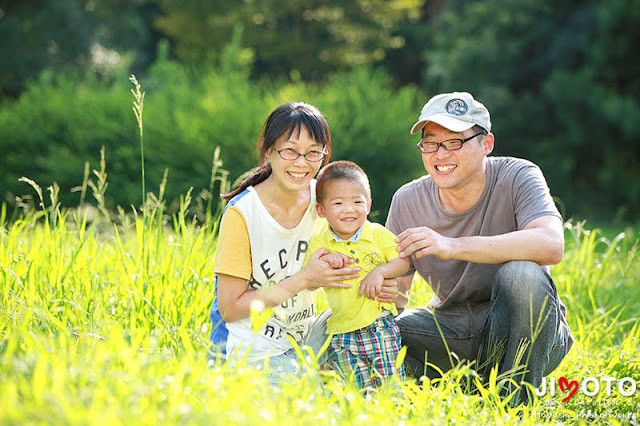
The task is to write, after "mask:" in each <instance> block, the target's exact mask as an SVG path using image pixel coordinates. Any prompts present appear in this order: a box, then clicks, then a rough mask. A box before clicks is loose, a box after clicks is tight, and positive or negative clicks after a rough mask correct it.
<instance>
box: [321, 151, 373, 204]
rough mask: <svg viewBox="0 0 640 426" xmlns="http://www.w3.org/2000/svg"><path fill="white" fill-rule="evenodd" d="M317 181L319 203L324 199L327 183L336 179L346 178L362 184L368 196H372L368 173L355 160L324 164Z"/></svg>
mask: <svg viewBox="0 0 640 426" xmlns="http://www.w3.org/2000/svg"><path fill="white" fill-rule="evenodd" d="M316 179H317V183H316V199H317V201H318V202H319V203H321V202H322V201H323V200H324V197H325V195H326V194H325V193H326V188H327V185H328V184H329V183H330V182H332V181H335V180H340V179H345V180H350V181H355V182H358V183H359V184H360V185H362V189H363V190H364V191H365V193H366V195H367V198H369V199H370V198H371V187H370V185H369V178H368V177H367V174H366V173H365V172H364V170H362V168H361V167H360V166H358V165H357V164H356V163H354V162H353V161H344V160H341V161H334V162H332V163H329V164H327V165H326V166H324V167H323V168H322V169H321V170H320V172H319V173H318V177H317V178H316Z"/></svg>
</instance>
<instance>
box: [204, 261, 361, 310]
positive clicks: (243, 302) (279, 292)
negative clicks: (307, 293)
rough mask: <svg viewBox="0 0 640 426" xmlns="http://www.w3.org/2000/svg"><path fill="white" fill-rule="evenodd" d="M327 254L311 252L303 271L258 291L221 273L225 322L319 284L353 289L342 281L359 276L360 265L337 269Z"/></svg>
mask: <svg viewBox="0 0 640 426" xmlns="http://www.w3.org/2000/svg"><path fill="white" fill-rule="evenodd" d="M326 253H328V252H327V251H326V250H324V249H321V250H318V251H317V252H315V253H314V254H313V255H311V258H310V259H309V262H308V263H307V266H306V267H305V268H304V269H302V270H301V271H300V272H298V273H296V274H293V275H291V276H290V277H288V278H286V279H284V280H282V281H280V282H279V283H278V284H275V285H273V286H270V287H267V288H261V289H258V290H247V280H246V279H243V278H239V277H234V276H231V275H226V274H218V293H217V297H218V308H219V309H220V315H221V316H222V319H223V320H224V321H225V322H232V321H238V320H241V319H244V318H249V316H250V315H251V305H252V304H253V303H254V301H259V302H261V304H263V305H264V307H265V308H273V307H275V306H277V305H279V304H280V303H282V302H284V301H285V300H287V299H289V298H291V297H292V296H294V295H295V294H297V293H299V292H300V291H302V290H316V289H318V288H320V287H333V288H350V287H351V286H350V285H348V284H342V283H340V282H339V281H345V280H351V279H355V278H358V277H359V276H360V274H359V271H360V268H351V267H345V268H340V269H334V268H333V267H331V265H330V264H329V263H327V262H325V261H323V260H321V259H320V257H321V256H322V255H324V254H326Z"/></svg>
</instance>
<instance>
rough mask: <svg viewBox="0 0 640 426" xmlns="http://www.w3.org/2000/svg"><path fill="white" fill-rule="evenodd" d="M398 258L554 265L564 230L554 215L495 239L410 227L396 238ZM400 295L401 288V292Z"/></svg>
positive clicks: (559, 251)
mask: <svg viewBox="0 0 640 426" xmlns="http://www.w3.org/2000/svg"><path fill="white" fill-rule="evenodd" d="M396 242H397V243H398V248H397V250H398V252H399V253H400V257H403V258H406V257H408V256H411V255H413V256H414V258H415V259H420V258H421V257H425V256H429V255H433V256H436V257H437V258H438V259H440V260H444V261H446V260H451V259H457V260H464V261H467V262H474V263H491V264H496V263H505V262H509V261H511V260H530V261H533V262H536V263H538V264H540V265H555V264H557V263H559V262H560V261H561V260H562V255H563V253H564V229H563V226H562V220H561V219H560V218H559V217H556V216H550V215H547V216H541V217H539V218H537V219H534V220H532V221H531V222H529V223H528V224H527V225H526V226H525V227H524V229H522V230H519V231H513V232H509V233H506V234H502V235H495V236H474V237H459V238H449V237H445V236H443V235H440V234H439V233H437V232H435V231H434V230H432V229H430V228H427V227H419V228H410V229H407V230H405V231H403V232H401V233H400V234H399V235H398V236H397V237H396ZM400 291H401V292H402V289H401V290H400Z"/></svg>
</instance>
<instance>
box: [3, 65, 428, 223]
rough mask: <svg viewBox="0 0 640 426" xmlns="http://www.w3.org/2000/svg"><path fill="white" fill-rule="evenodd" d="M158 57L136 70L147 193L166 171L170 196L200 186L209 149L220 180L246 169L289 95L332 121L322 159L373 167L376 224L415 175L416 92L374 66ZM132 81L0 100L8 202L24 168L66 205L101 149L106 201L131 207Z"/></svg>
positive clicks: (73, 201)
mask: <svg viewBox="0 0 640 426" xmlns="http://www.w3.org/2000/svg"><path fill="white" fill-rule="evenodd" d="M160 56H161V59H160V60H159V61H158V62H157V63H156V64H155V65H154V66H153V67H152V68H151V70H150V72H149V75H148V76H147V77H146V78H143V79H141V85H142V90H143V91H145V92H146V93H145V103H144V110H143V122H144V151H145V178H146V179H145V181H146V189H147V191H148V192H156V193H157V192H158V187H159V185H160V183H161V181H162V177H163V174H164V172H165V169H168V180H167V185H166V189H165V199H166V200H169V202H171V201H172V200H177V199H178V198H179V196H180V195H183V194H186V192H187V191H188V190H189V188H190V187H193V188H194V193H195V194H197V193H198V192H199V191H201V190H202V189H206V188H208V187H209V182H210V179H211V169H212V159H213V154H214V150H215V149H216V147H220V149H221V159H222V161H223V167H224V169H225V170H227V171H228V172H229V177H230V180H231V181H233V180H235V179H236V178H238V177H239V176H240V175H241V174H243V173H244V172H246V171H247V170H248V169H250V168H252V167H254V166H255V165H256V164H257V151H256V143H257V140H258V136H259V133H260V129H261V127H262V124H263V122H264V120H265V119H266V117H267V115H268V114H269V112H270V111H271V110H273V109H274V108H275V107H276V106H278V105H279V104H281V103H284V102H289V101H304V102H308V103H311V104H314V105H316V106H318V108H320V110H322V111H323V112H324V113H325V115H326V117H327V121H328V122H329V125H330V127H331V131H332V136H333V140H334V150H333V152H334V155H333V159H350V160H353V161H355V162H357V163H358V164H360V165H361V166H362V167H363V168H364V169H365V170H366V171H367V172H368V173H369V174H371V175H372V179H371V182H372V190H373V196H374V214H373V218H374V219H375V220H379V221H384V218H385V216H386V211H387V208H388V205H389V202H390V200H391V196H392V195H393V192H394V191H395V190H396V189H397V188H398V187H399V186H400V185H402V184H403V183H405V182H407V181H409V180H411V179H413V178H414V177H416V176H418V175H420V174H421V173H422V170H423V169H422V164H421V162H420V156H419V155H417V152H416V150H415V148H414V146H413V145H414V143H413V142H414V141H413V140H412V139H411V138H410V137H409V136H408V129H409V127H410V126H411V124H412V122H413V120H414V119H415V117H416V115H417V112H416V111H417V110H416V107H415V105H416V104H419V103H420V102H419V101H416V89H415V88H413V87H406V88H403V89H401V90H399V91H397V92H394V90H393V89H392V82H391V79H390V78H389V77H388V76H387V75H386V74H384V73H382V72H377V71H376V72H374V71H372V70H370V69H359V70H355V71H352V72H349V73H345V74H339V75H336V76H334V77H333V78H332V79H331V80H330V81H329V82H328V83H327V84H320V83H317V84H314V85H306V84H302V83H296V82H293V83H286V82H278V81H262V82H252V81H250V80H249V79H248V74H247V73H245V72H242V70H236V71H235V72H229V71H228V69H229V66H227V65H224V64H223V66H221V67H220V68H219V69H213V70H209V71H207V72H194V71H189V70H187V69H185V67H183V66H182V65H180V64H178V63H175V62H172V61H169V60H167V59H164V58H166V55H165V56H163V55H160ZM225 71H226V72H225ZM131 88H132V86H131V85H130V83H129V82H128V78H127V77H126V76H124V75H123V76H121V77H120V78H119V79H118V80H117V81H116V82H115V83H113V84H108V83H106V82H104V81H100V80H97V79H92V78H81V77H80V76H61V75H53V74H48V73H45V74H43V75H42V77H41V78H40V79H39V80H38V81H37V82H34V83H33V84H31V85H30V86H29V87H28V89H27V90H26V91H25V92H24V94H23V95H22V96H21V97H20V98H19V99H18V100H16V101H14V102H11V103H7V104H5V105H4V107H3V108H2V110H0V144H1V146H2V150H3V152H5V153H7V154H6V155H3V156H1V157H0V182H1V185H2V187H0V194H2V195H3V196H4V197H5V198H6V199H7V200H8V201H9V203H13V202H15V198H14V195H21V194H31V193H32V190H31V188H30V187H29V186H28V185H27V184H25V183H24V182H20V181H19V180H18V179H19V178H20V177H21V176H26V177H28V178H30V179H32V180H34V181H35V182H37V183H38V184H39V185H40V186H42V187H47V186H48V185H51V184H53V182H57V184H58V185H59V186H60V201H61V203H62V205H63V206H76V205H78V203H79V201H80V194H79V193H73V192H72V189H73V188H74V187H78V186H80V185H81V184H82V182H83V179H85V177H84V175H83V173H84V169H85V167H84V163H85V162H86V161H89V163H90V167H91V169H99V160H100V149H101V147H103V146H104V147H105V152H106V172H107V174H108V181H109V187H108V189H107V191H106V205H107V207H108V208H111V209H114V208H115V207H116V206H118V205H119V206H123V207H125V208H129V206H130V205H132V204H133V205H136V206H137V205H139V204H140V202H141V194H140V188H141V171H140V169H141V164H140V141H139V136H138V129H137V123H136V120H135V116H134V114H133V111H132V109H131V108H132V105H133V100H134V99H133V97H132V95H131V92H130V89H131ZM405 136H406V137H405ZM217 195H218V194H217V193H216V194H214V196H216V197H217ZM89 198H90V197H87V199H89ZM176 205H177V203H176ZM173 210H174V211H175V206H174V209H173ZM376 212H377V214H376Z"/></svg>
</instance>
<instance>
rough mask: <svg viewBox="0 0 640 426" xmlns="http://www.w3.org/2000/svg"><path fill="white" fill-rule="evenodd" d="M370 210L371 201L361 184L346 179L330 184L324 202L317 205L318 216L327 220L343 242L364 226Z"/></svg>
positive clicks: (326, 189) (326, 188)
mask: <svg viewBox="0 0 640 426" xmlns="http://www.w3.org/2000/svg"><path fill="white" fill-rule="evenodd" d="M370 208H371V199H370V198H369V197H368V196H367V192H366V191H365V189H364V188H363V187H362V185H361V184H360V182H357V181H352V180H346V179H338V180H334V181H331V182H329V183H328V184H327V186H326V187H325V197H324V200H322V203H318V204H317V205H316V210H317V211H318V216H320V217H325V218H327V222H329V225H330V226H331V229H332V230H333V232H334V233H335V234H336V235H337V236H338V237H340V238H342V239H343V240H347V239H349V238H351V237H352V236H353V234H355V233H356V231H357V230H358V228H360V227H361V226H362V224H363V223H364V221H365V220H366V219H367V215H368V214H369V209H370Z"/></svg>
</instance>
